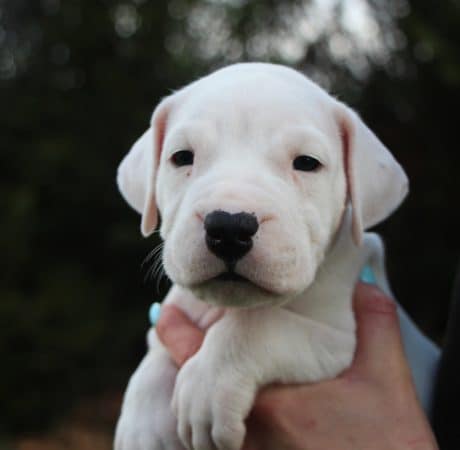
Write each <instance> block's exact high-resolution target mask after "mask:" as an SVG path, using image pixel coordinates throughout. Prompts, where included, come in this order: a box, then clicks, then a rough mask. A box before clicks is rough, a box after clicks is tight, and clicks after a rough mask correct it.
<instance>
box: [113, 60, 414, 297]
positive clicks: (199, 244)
mask: <svg viewBox="0 0 460 450" xmlns="http://www.w3.org/2000/svg"><path fill="white" fill-rule="evenodd" d="M118 184H119V187H120V190H121V192H122V194H123V196H124V197H125V199H126V200H127V201H128V203H129V204H130V205H131V206H132V207H134V208H135V209H136V210H137V211H139V212H140V213H141V214H142V222H141V230H142V233H143V234H144V235H145V236H147V235H149V234H150V233H152V232H153V230H154V229H155V227H156V224H157V210H159V211H160V213H161V217H162V224H161V230H160V233H161V236H162V237H163V239H164V240H165V247H164V255H163V258H164V266H165V270H166V273H167V274H168V276H169V277H170V278H171V279H172V281H173V282H175V283H177V284H179V285H181V286H183V287H186V288H188V289H191V290H192V291H193V292H194V293H195V294H196V295H198V296H199V297H200V298H202V299H203V300H205V301H210V302H214V303H216V304H220V305H225V306H251V305H257V304H261V303H282V302H284V301H286V300H288V299H290V298H292V297H294V296H296V295H298V294H299V293H301V292H302V291H304V290H305V289H306V288H307V287H308V286H309V285H310V283H311V282H312V280H313V279H314V276H315V273H316V270H317V268H318V266H319V265H320V263H321V261H322V259H323V257H324V255H325V252H326V251H327V249H328V247H329V245H330V243H331V241H332V239H333V237H334V235H335V233H336V232H337V230H338V228H339V226H340V223H341V220H342V217H343V213H344V210H345V207H346V205H347V204H348V203H351V207H352V212H353V238H354V240H355V242H356V244H357V245H359V243H360V241H361V235H362V232H363V230H364V229H365V228H366V227H370V226H372V225H374V224H376V223H378V222H379V221H381V220H383V219H384V218H385V217H387V216H388V215H389V214H390V213H391V212H392V211H393V209H395V208H396V207H397V206H398V205H399V203H400V202H401V201H402V199H403V198H404V196H405V195H406V193H407V178H406V176H405V174H404V172H403V170H402V169H401V167H400V166H399V164H398V163H397V162H396V161H395V160H394V158H393V157H392V156H391V154H390V153H389V152H388V150H387V149H386V148H385V147H384V146H383V145H382V143H381V142H380V141H379V140H378V139H377V138H376V137H375V135H374V134H373V133H372V132H371V131H370V130H369V129H368V128H367V127H366V126H365V125H364V124H363V123H362V121H361V120H360V119H359V117H358V116H357V115H356V114H355V113H354V112H353V111H351V110H350V109H349V108H348V107H346V106H345V105H343V104H342V103H340V102H338V101H336V100H335V99H333V98H332V97H331V96H329V95H328V94H327V93H326V92H325V91H323V90H322V89H321V88H319V87H318V86H316V85H315V84H314V83H312V82H311V81H310V80H308V79H307V78H306V77H304V76H303V75H301V74H299V73H297V72H295V71H293V70H291V69H288V68H285V67H282V66H276V65H270V64H258V63H252V64H238V65H234V66H229V67H227V68H224V69H221V70H219V71H217V72H215V73H213V74H211V75H209V76H207V77H205V78H202V79H200V80H198V81H196V82H194V83H192V84H190V85H189V86H187V87H185V88H183V89H182V90H180V91H178V92H177V93H175V94H173V95H172V96H170V97H167V98H166V99H164V100H163V101H162V102H161V103H160V104H159V105H158V107H157V108H156V110H155V112H154V114H153V118H152V122H151V127H150V128H149V130H147V132H146V133H145V134H144V135H143V136H142V137H141V138H140V139H139V140H138V141H137V142H136V143H135V144H134V146H133V148H132V149H131V151H130V152H129V153H128V155H127V156H126V157H125V158H124V160H123V161H122V163H121V164H120V167H119V171H118Z"/></svg>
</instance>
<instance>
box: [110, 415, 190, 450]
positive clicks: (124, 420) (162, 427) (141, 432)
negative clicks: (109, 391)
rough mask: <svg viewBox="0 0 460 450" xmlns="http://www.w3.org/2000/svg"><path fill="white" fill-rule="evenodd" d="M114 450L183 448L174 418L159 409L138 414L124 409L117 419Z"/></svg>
mask: <svg viewBox="0 0 460 450" xmlns="http://www.w3.org/2000/svg"><path fill="white" fill-rule="evenodd" d="M114 450H184V447H183V445H182V444H181V442H180V440H179V438H178V436H177V432H176V420H175V419H174V417H172V416H171V414H170V413H167V414H164V415H161V414H160V411H158V410H157V411H150V412H149V414H140V413H139V412H138V411H137V412H136V411H129V410H126V411H124V412H123V414H122V415H121V417H120V419H119V420H118V424H117V429H116V432H115V442H114Z"/></svg>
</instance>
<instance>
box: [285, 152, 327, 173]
mask: <svg viewBox="0 0 460 450" xmlns="http://www.w3.org/2000/svg"><path fill="white" fill-rule="evenodd" d="M292 165H293V166H294V169H295V170H302V171H303V172H314V171H315V170H318V169H319V168H320V167H321V163H320V162H319V161H318V160H317V159H315V158H313V157H312V156H307V155H300V156H297V158H295V159H294V161H293V162H292Z"/></svg>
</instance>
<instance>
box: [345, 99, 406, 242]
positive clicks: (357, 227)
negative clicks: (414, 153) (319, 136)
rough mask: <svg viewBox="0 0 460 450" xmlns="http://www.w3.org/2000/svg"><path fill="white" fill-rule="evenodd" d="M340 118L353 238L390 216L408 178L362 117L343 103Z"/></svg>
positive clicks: (360, 237) (358, 238) (359, 238)
mask: <svg viewBox="0 0 460 450" xmlns="http://www.w3.org/2000/svg"><path fill="white" fill-rule="evenodd" d="M337 119H338V123H339V126H340V132H341V135H342V146H343V152H344V163H345V174H346V179H347V189H348V198H349V201H350V202H351V206H352V215H353V224H352V232H353V240H354V241H355V243H356V244H357V245H359V244H360V243H361V240H362V234H363V231H364V230H365V229H367V228H369V227H372V226H373V225H375V224H377V223H379V222H381V221H382V220H384V219H385V218H386V217H388V216H389V215H390V214H391V213H392V212H393V211H394V210H395V209H396V208H397V207H398V206H399V205H400V204H401V202H402V201H403V199H404V197H405V196H406V195H407V192H408V179H407V176H406V174H405V172H404V170H403V169H402V167H401V166H400V165H399V164H398V162H397V161H396V160H395V159H394V157H393V155H392V154H391V153H390V152H389V150H388V149H387V148H386V147H385V146H384V145H383V144H382V143H381V142H380V140H379V139H378V138H377V137H376V136H375V134H374V133H373V132H372V131H371V130H370V129H369V128H368V127H367V126H366V125H365V124H364V122H363V121H362V120H361V118H360V117H359V116H358V115H357V114H356V113H355V112H354V111H353V110H351V109H350V108H348V107H347V106H345V105H343V104H340V105H339V109H338V112H337Z"/></svg>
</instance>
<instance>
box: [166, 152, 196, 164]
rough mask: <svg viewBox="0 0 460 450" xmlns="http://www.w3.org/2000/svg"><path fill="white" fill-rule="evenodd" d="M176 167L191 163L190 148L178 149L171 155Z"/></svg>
mask: <svg viewBox="0 0 460 450" xmlns="http://www.w3.org/2000/svg"><path fill="white" fill-rule="evenodd" d="M171 160H172V162H173V164H174V165H175V166H176V167H180V166H191V165H192V164H193V152H192V151H191V150H179V151H178V152H176V153H174V154H173V155H172V157H171Z"/></svg>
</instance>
